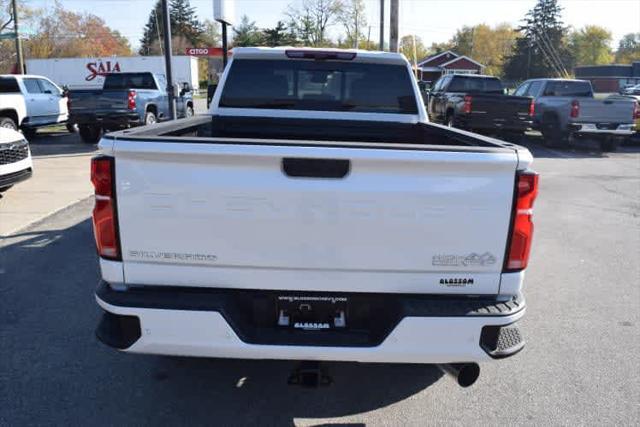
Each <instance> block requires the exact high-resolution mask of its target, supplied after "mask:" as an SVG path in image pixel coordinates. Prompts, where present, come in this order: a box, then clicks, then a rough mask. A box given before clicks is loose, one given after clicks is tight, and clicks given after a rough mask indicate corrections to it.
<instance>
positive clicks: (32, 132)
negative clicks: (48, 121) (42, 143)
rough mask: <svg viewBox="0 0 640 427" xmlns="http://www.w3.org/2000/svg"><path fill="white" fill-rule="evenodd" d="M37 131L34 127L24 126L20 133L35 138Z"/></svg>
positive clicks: (28, 137)
mask: <svg viewBox="0 0 640 427" xmlns="http://www.w3.org/2000/svg"><path fill="white" fill-rule="evenodd" d="M37 133H38V129H34V128H24V129H22V134H23V135H24V136H25V137H26V138H27V139H33V138H35V137H36V134H37Z"/></svg>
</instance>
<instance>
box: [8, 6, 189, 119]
mask: <svg viewBox="0 0 640 427" xmlns="http://www.w3.org/2000/svg"><path fill="white" fill-rule="evenodd" d="M14 1H15V0H14ZM168 3H169V2H168V1H167V0H162V29H163V31H164V66H165V69H166V74H167V76H166V77H167V94H168V95H169V97H168V98H169V119H170V120H175V119H177V115H176V94H175V93H174V91H173V73H172V71H171V53H172V50H171V22H170V20H169V4H168Z"/></svg>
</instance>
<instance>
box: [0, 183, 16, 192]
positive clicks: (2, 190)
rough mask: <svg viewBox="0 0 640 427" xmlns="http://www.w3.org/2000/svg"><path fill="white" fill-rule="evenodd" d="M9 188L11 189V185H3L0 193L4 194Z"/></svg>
mask: <svg viewBox="0 0 640 427" xmlns="http://www.w3.org/2000/svg"><path fill="white" fill-rule="evenodd" d="M11 187H13V185H5V186H4V187H0V193H4V192H5V191H7V190H8V189H10V188H11Z"/></svg>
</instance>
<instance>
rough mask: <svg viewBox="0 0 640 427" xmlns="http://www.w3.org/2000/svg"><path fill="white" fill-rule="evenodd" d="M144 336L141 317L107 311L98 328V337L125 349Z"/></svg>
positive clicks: (104, 341) (109, 344)
mask: <svg viewBox="0 0 640 427" xmlns="http://www.w3.org/2000/svg"><path fill="white" fill-rule="evenodd" d="M141 336H142V331H141V329H140V319H138V318H137V317H136V316H123V315H119V314H113V313H109V312H108V311H105V312H104V313H103V314H102V319H101V320H100V323H99V324H98V328H97V329H96V337H97V338H98V340H100V341H101V342H102V343H104V344H106V345H108V346H109V347H113V348H117V349H119V350H125V349H127V348H129V347H131V346H132V345H133V344H134V343H135V342H136V341H138V340H139V339H140V337H141Z"/></svg>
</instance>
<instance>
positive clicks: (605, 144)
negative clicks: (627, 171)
mask: <svg viewBox="0 0 640 427" xmlns="http://www.w3.org/2000/svg"><path fill="white" fill-rule="evenodd" d="M618 145H619V142H618V140H617V139H615V138H605V139H603V140H602V141H600V151H602V152H606V153H610V152H613V151H616V150H617V149H618Z"/></svg>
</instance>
